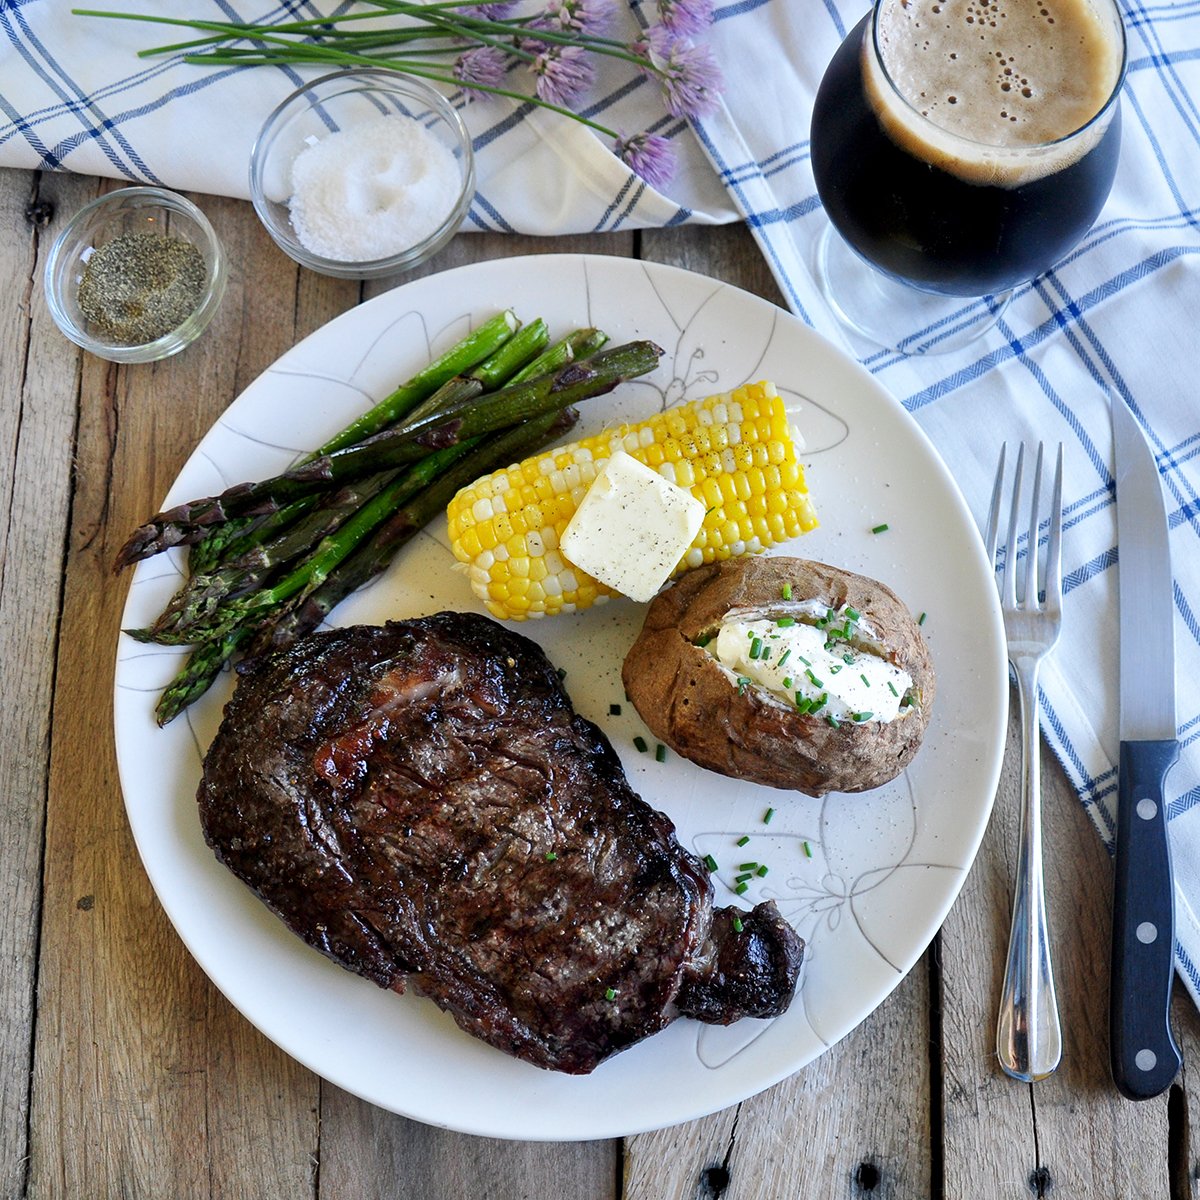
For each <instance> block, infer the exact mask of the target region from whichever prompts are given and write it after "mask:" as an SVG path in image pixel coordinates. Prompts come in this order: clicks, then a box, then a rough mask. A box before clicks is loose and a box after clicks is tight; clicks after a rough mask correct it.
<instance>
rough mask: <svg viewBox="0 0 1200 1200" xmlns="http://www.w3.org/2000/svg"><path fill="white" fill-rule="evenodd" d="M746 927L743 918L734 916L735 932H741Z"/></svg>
mask: <svg viewBox="0 0 1200 1200" xmlns="http://www.w3.org/2000/svg"><path fill="white" fill-rule="evenodd" d="M744 928H745V926H744V925H743V924H742V918H741V917H736V916H735V917H734V918H733V932H734V933H741V932H742V930H743V929H744Z"/></svg>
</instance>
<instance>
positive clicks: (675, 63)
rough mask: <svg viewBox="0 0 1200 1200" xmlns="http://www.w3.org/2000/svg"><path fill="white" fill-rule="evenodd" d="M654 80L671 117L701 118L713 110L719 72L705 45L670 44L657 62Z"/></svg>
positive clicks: (719, 87) (720, 83)
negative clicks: (657, 83)
mask: <svg viewBox="0 0 1200 1200" xmlns="http://www.w3.org/2000/svg"><path fill="white" fill-rule="evenodd" d="M658 68H659V69H658V77H659V81H660V82H661V83H662V86H663V90H664V92H665V93H666V105H667V111H668V112H669V113H670V114H671V115H672V116H673V117H703V116H707V115H708V114H709V113H711V112H713V111H714V110H715V109H716V107H717V97H718V95H719V94H720V91H721V87H722V86H723V84H722V80H721V71H720V68H719V67H718V66H717V60H716V59H715V58H714V57H713V54H712V51H711V50H710V49H709V48H708V47H707V46H705V45H698V46H690V45H686V44H685V43H683V42H676V43H674V44H673V45H672V46H671V48H670V50H669V51H668V52H667V54H666V55H665V57H664V58H663V59H662V60H661V61H660V62H659V63H658Z"/></svg>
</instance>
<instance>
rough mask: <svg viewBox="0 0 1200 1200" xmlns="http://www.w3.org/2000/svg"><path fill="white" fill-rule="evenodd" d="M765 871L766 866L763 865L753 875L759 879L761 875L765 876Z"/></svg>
mask: <svg viewBox="0 0 1200 1200" xmlns="http://www.w3.org/2000/svg"><path fill="white" fill-rule="evenodd" d="M767 870H768V868H767V866H766V864H764V865H763V866H761V867H759V868H758V870H757V871H755V872H754V873H755V875H758V876H759V877H760V878H761V877H762V876H763V875H765V874H766V873H767Z"/></svg>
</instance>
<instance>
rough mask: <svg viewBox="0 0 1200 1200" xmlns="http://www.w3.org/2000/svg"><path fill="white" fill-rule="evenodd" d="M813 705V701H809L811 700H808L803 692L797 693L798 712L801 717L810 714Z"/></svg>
mask: <svg viewBox="0 0 1200 1200" xmlns="http://www.w3.org/2000/svg"><path fill="white" fill-rule="evenodd" d="M811 703H812V701H811V700H809V699H808V698H807V697H806V696H805V695H804V693H803V692H797V693H796V711H797V712H798V713H799V714H800V715H801V716H804V714H805V713H806V712H808V706H809V705H810V704H811Z"/></svg>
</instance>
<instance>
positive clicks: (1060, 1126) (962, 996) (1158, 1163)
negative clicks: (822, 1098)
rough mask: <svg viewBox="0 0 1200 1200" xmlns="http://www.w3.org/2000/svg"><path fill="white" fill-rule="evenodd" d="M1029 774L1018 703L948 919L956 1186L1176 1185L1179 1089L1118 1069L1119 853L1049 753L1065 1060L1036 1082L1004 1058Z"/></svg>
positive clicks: (1047, 788)
mask: <svg viewBox="0 0 1200 1200" xmlns="http://www.w3.org/2000/svg"><path fill="white" fill-rule="evenodd" d="M1012 708H1013V709H1014V710H1015V708H1016V699H1015V696H1014V698H1013V704H1012ZM1019 779H1020V772H1019V741H1018V732H1017V725H1016V717H1015V711H1014V714H1013V715H1012V717H1011V719H1010V723H1009V738H1008V747H1007V753H1006V757H1005V766H1004V774H1003V777H1002V780H1001V787H1000V792H999V795H998V797H997V801H996V809H995V812H994V814H993V818H992V822H991V826H990V827H989V829H988V832H987V834H986V836H985V838H984V842H983V846H982V848H981V850H980V854H979V858H978V860H977V862H976V866H975V869H974V870H973V871H972V873H971V875H970V877H969V879H968V882H967V886H966V887H965V888H964V889H963V894H962V896H961V897H960V899H959V901H958V904H957V905H956V906H955V908H954V909H953V910H952V912H951V914H950V916H949V918H948V920H947V921H946V924H945V926H944V928H943V935H944V936H943V964H942V967H943V978H944V986H943V1020H942V1025H943V1030H944V1037H945V1041H944V1055H945V1094H944V1097H943V1107H944V1112H945V1150H944V1154H945V1194H946V1195H947V1196H960V1195H967V1194H974V1195H1023V1194H1028V1193H1032V1194H1033V1195H1047V1194H1054V1195H1063V1196H1089V1197H1091V1196H1096V1197H1099V1196H1121V1197H1124V1196H1166V1195H1168V1179H1167V1160H1168V1154H1167V1151H1168V1119H1167V1117H1168V1113H1167V1108H1168V1104H1167V1098H1166V1097H1165V1096H1164V1097H1163V1098H1162V1099H1161V1100H1154V1101H1149V1102H1146V1103H1144V1104H1131V1103H1129V1102H1128V1101H1126V1100H1124V1099H1122V1098H1121V1096H1120V1095H1119V1094H1118V1093H1117V1092H1116V1090H1115V1089H1114V1088H1113V1086H1112V1083H1111V1081H1110V1079H1109V1077H1108V1071H1107V1061H1108V1057H1107V1056H1108V1049H1107V1047H1108V1028H1107V1022H1108V992H1107V988H1108V983H1107V980H1108V941H1109V930H1110V919H1109V912H1110V905H1111V902H1112V870H1111V866H1110V863H1109V858H1108V855H1107V854H1106V853H1105V851H1104V848H1103V846H1102V844H1101V842H1100V839H1099V838H1098V837H1097V835H1096V833H1095V831H1094V829H1093V828H1092V826H1091V824H1090V821H1089V819H1088V817H1087V816H1086V814H1085V813H1084V812H1083V809H1082V807H1081V806H1080V804H1079V801H1078V800H1077V798H1076V797H1075V795H1074V793H1073V792H1072V791H1071V789H1070V787H1069V786H1068V784H1067V782H1066V778H1065V776H1064V774H1063V772H1062V770H1061V768H1060V767H1059V765H1058V764H1057V763H1056V762H1053V761H1052V760H1050V761H1048V756H1047V755H1046V754H1045V753H1044V754H1043V764H1042V789H1043V792H1042V796H1043V810H1044V811H1043V829H1044V841H1045V856H1046V890H1047V908H1048V911H1049V916H1050V927H1051V939H1052V948H1053V954H1054V961H1055V967H1056V985H1057V990H1058V998H1059V1007H1060V1012H1061V1014H1062V1018H1063V1037H1064V1050H1063V1062H1062V1065H1061V1066H1060V1067H1059V1069H1058V1071H1057V1072H1056V1073H1055V1074H1054V1075H1052V1076H1051V1077H1050V1078H1048V1079H1045V1080H1042V1081H1041V1082H1039V1083H1037V1084H1033V1085H1029V1084H1021V1083H1016V1082H1014V1081H1012V1080H1010V1079H1009V1078H1008V1077H1007V1076H1006V1075H1004V1074H1003V1072H1002V1071H1001V1070H1000V1068H999V1066H998V1065H997V1063H996V1058H995V1022H996V1004H997V996H998V995H999V990H1000V984H1001V978H1002V974H1003V964H1004V955H1005V947H1006V945H1007V939H1008V923H1009V913H1010V903H1011V882H1010V881H1011V879H1012V877H1013V871H1014V863H1015V850H1016V838H1017V818H1018V802H1019V795H1018V787H1019ZM1134 1147H1136V1151H1135V1150H1134V1149H1133V1148H1134ZM1051 1189H1054V1191H1053V1193H1051Z"/></svg>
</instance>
